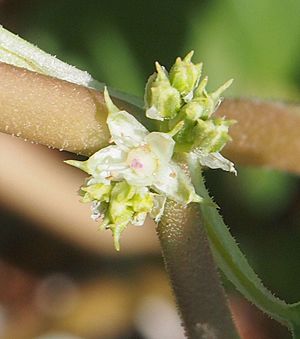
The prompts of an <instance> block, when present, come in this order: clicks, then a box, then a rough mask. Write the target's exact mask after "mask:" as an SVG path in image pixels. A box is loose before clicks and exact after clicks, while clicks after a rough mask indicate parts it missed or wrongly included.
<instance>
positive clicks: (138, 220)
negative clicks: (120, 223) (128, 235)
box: [131, 212, 147, 226]
mask: <svg viewBox="0 0 300 339" xmlns="http://www.w3.org/2000/svg"><path fill="white" fill-rule="evenodd" d="M146 216H147V213H145V212H142V213H136V214H135V216H134V217H133V219H132V220H131V223H132V225H134V226H143V225H144V223H145V219H146Z"/></svg>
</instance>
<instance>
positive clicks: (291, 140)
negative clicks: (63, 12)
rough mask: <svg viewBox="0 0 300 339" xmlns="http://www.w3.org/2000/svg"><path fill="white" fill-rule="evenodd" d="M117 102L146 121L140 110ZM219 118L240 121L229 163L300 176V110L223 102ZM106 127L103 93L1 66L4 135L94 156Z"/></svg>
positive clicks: (0, 119) (289, 106)
mask: <svg viewBox="0 0 300 339" xmlns="http://www.w3.org/2000/svg"><path fill="white" fill-rule="evenodd" d="M116 95H117V94H116ZM115 102H116V104H117V105H118V106H119V107H120V108H124V109H127V110H128V111H129V112H131V113H135V114H136V116H137V117H139V118H140V120H142V119H143V116H142V115H141V114H139V113H140V112H141V110H140V107H137V106H133V105H130V104H128V103H127V102H126V101H123V100H115ZM217 114H218V115H219V116H223V115H226V116H227V117H228V118H230V119H235V120H236V121H237V124H236V125H234V126H233V127H232V129H231V135H232V138H233V141H232V142H231V143H230V144H229V145H228V146H226V148H225V149H224V154H225V155H226V156H228V157H229V158H230V159H231V160H233V161H235V162H236V163H237V164H248V165H260V166H269V167H273V168H277V169H281V170H285V171H290V172H294V173H300V138H299V137H298V135H299V130H300V106H299V105H292V104H281V103H271V102H261V101H252V100H247V99H241V100H225V101H224V103H223V104H222V105H221V107H220V108H219V110H218V112H217ZM105 121H106V109H105V106H104V104H103V96H102V92H98V91H94V90H91V89H88V88H86V87H84V86H79V85H75V84H72V83H69V82H66V81H63V80H59V79H56V78H52V77H48V76H45V75H41V74H37V73H34V72H31V71H28V70H25V69H22V68H18V67H15V66H11V65H8V64H5V63H0V132H4V133H8V134H14V135H17V136H20V137H22V138H24V139H28V140H31V141H33V142H37V143H40V144H44V145H47V146H50V147H55V148H58V149H64V150H67V151H70V152H74V153H80V154H83V155H90V154H92V153H93V152H95V151H96V150H98V149H99V148H101V147H103V146H105V145H106V144H107V143H108V139H109V134H108V130H107V127H106V123H105ZM148 124H149V121H148ZM148 127H150V128H151V126H148Z"/></svg>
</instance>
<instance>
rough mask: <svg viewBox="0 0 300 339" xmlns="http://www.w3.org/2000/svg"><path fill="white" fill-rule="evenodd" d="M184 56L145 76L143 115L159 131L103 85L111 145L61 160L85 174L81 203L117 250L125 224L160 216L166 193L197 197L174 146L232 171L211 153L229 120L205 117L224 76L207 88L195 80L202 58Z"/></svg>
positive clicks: (172, 196)
mask: <svg viewBox="0 0 300 339" xmlns="http://www.w3.org/2000/svg"><path fill="white" fill-rule="evenodd" d="M192 55H193V52H191V53H189V54H188V55H187V56H186V57H185V58H184V59H183V60H181V59H180V58H177V60H176V62H175V64H174V65H173V67H172V68H171V70H170V72H169V73H168V72H167V71H166V70H165V69H164V68H163V67H162V66H160V64H159V63H156V70H157V72H156V73H154V74H153V75H152V76H151V77H150V78H149V80H148V83H147V86H146V90H145V105H146V116H147V117H148V118H150V119H155V120H159V121H160V132H156V131H154V132H149V131H148V130H147V129H146V128H145V127H144V126H143V125H142V124H141V123H140V122H138V121H137V120H136V119H135V118H134V117H133V116H132V115H131V114H129V113H128V112H126V111H124V110H120V109H119V108H118V107H117V106H115V105H114V103H113V102H112V100H111V98H110V96H109V94H108V91H107V89H105V91H104V99H105V103H106V107H107V111H108V117H107V125H108V128H109V131H110V134H111V141H112V143H113V144H112V145H109V146H107V147H105V148H103V149H101V150H99V151H98V152H96V153H95V154H93V155H92V156H91V157H90V158H89V159H88V160H86V161H75V160H69V161H66V162H67V163H68V164H70V165H72V166H75V167H77V168H79V169H81V170H83V171H85V172H86V173H88V174H89V175H90V177H89V178H88V179H87V181H86V184H85V185H84V186H82V187H81V190H80V194H81V195H82V201H83V202H90V203H91V204H92V219H93V220H96V221H99V222H100V227H101V228H105V229H110V230H111V231H112V233H113V237H114V244H115V248H116V249H117V250H119V248H120V244H119V242H120V236H121V234H122V232H123V231H124V230H125V228H126V227H127V225H128V224H129V223H131V224H133V225H142V224H143V223H144V221H145V218H146V216H147V215H150V217H152V218H153V219H154V220H155V221H156V222H158V221H159V220H160V217H161V216H162V213H163V210H164V205H165V201H166V199H167V198H169V199H172V200H174V201H176V202H178V203H181V204H183V205H187V204H189V203H190V202H203V199H202V198H201V197H200V196H198V195H197V194H196V192H195V189H194V187H193V185H192V183H191V181H190V178H189V177H188V176H187V174H186V173H185V172H184V171H183V170H182V169H181V167H179V166H178V165H177V164H176V163H175V162H174V161H173V154H174V152H177V153H181V154H182V153H190V154H191V153H192V154H193V155H194V156H196V157H197V159H198V160H199V162H200V164H201V165H202V166H206V167H210V168H222V169H224V170H226V171H231V172H235V169H234V166H233V164H232V163H231V162H230V161H229V160H227V159H225V158H223V157H222V155H221V154H220V153H219V152H220V151H221V149H222V148H223V147H224V145H225V144H226V142H227V141H228V140H230V137H229V135H228V128H229V126H230V125H231V124H232V123H233V122H232V121H230V120H225V119H224V118H213V117H212V114H213V113H214V112H215V110H216V109H217V107H218V105H219V104H220V101H221V98H220V95H221V94H222V92H223V91H224V90H225V89H226V88H227V87H228V86H229V85H230V84H231V81H228V82H227V83H225V84H224V85H223V86H221V87H220V88H219V89H218V90H217V91H215V92H213V93H208V92H207V91H206V84H207V78H204V79H203V80H202V81H200V77H201V72H202V64H193V63H192V61H191V58H192Z"/></svg>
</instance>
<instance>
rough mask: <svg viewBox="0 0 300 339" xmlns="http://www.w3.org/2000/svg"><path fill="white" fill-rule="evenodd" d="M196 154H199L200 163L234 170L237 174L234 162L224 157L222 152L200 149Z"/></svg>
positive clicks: (230, 170)
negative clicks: (206, 151)
mask: <svg viewBox="0 0 300 339" xmlns="http://www.w3.org/2000/svg"><path fill="white" fill-rule="evenodd" d="M195 155H196V156H197V158H198V160H199V162H200V165H202V166H206V167H209V168H212V169H216V168H220V169H222V170H224V171H228V172H232V173H234V174H235V175H237V171H236V169H235V168H234V164H233V163H232V162H231V161H230V160H228V159H226V158H224V157H223V156H222V155H221V154H220V153H218V152H216V153H205V152H202V151H200V150H197V151H195Z"/></svg>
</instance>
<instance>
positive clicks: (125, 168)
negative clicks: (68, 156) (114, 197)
mask: <svg viewBox="0 0 300 339" xmlns="http://www.w3.org/2000/svg"><path fill="white" fill-rule="evenodd" d="M104 97H105V101H106V105H107V107H108V111H109V114H108V118H107V124H108V128H109V130H110V133H111V137H112V138H111V139H112V141H113V142H114V143H115V145H111V146H108V147H106V148H104V149H101V150H99V151H98V152H96V153H95V154H93V155H92V156H91V157H90V158H89V159H88V160H87V161H84V162H81V161H73V160H70V161H67V163H68V164H70V165H73V166H75V167H78V168H80V169H82V170H83V171H85V172H87V173H88V174H90V175H91V176H92V178H91V179H90V181H89V182H88V185H90V184H96V183H104V184H108V183H109V182H110V181H122V180H126V182H127V183H128V184H130V185H134V186H148V187H150V188H151V189H152V190H153V191H155V192H157V193H159V194H161V195H163V196H166V197H168V198H170V199H173V200H175V201H177V202H179V203H182V204H188V203H190V202H192V201H196V202H199V201H201V200H202V199H201V198H200V197H199V196H198V195H197V194H196V193H195V190H194V187H193V185H192V184H191V182H190V180H189V178H188V176H187V175H186V174H185V173H184V171H183V170H182V169H181V168H180V167H179V166H178V165H176V164H175V163H174V162H173V161H172V160H171V158H172V155H173V151H174V146H175V142H174V140H173V139H172V137H171V135H169V134H167V133H160V132H151V133H150V132H149V131H148V130H147V129H146V128H145V127H144V126H143V125H142V124H141V123H140V122H138V121H137V120H136V119H135V118H134V117H133V116H132V115H131V114H129V113H127V112H126V111H120V110H119V109H118V108H117V107H116V106H115V105H114V104H113V103H112V101H111V99H110V97H109V95H108V92H107V90H106V89H105V92H104Z"/></svg>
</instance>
